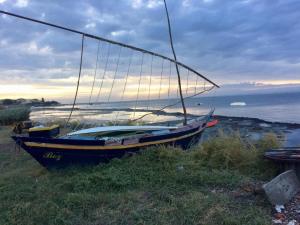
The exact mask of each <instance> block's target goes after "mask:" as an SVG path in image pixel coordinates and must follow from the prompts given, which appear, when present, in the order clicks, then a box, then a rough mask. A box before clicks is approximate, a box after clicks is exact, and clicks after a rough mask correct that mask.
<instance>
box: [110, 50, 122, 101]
mask: <svg viewBox="0 0 300 225" xmlns="http://www.w3.org/2000/svg"><path fill="white" fill-rule="evenodd" d="M121 50H122V47H120V50H119V54H118V59H117V66H116V70H115V74H114V78H113V82H112V85H111V88H110V91H109V95H108V98H107V102H109V101H110V97H111V93H112V90H113V88H114V84H115V80H116V76H117V72H118V68H119V62H120V56H121Z"/></svg>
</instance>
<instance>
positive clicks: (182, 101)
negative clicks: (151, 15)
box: [164, 0, 187, 125]
mask: <svg viewBox="0 0 300 225" xmlns="http://www.w3.org/2000/svg"><path fill="white" fill-rule="evenodd" d="M164 3H165V9H166V15H167V21H168V30H169V38H170V45H171V49H172V52H173V56H174V62H175V66H176V72H177V80H178V89H179V94H180V100H181V105H182V109H183V115H184V120H183V125H186V124H187V116H186V108H185V104H184V99H183V94H182V88H181V78H180V73H179V69H178V64H177V57H176V53H175V49H174V46H173V38H172V30H171V24H170V18H169V12H168V7H167V2H166V0H164Z"/></svg>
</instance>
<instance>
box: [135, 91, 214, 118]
mask: <svg viewBox="0 0 300 225" xmlns="http://www.w3.org/2000/svg"><path fill="white" fill-rule="evenodd" d="M215 87H216V86H214V85H212V86H211V88H209V89H206V90H203V91H200V92H198V93H196V94H194V95H190V96H188V97H185V98H184V100H186V99H190V98H193V97H196V96H198V95H201V94H203V93H205V92H208V91H211V90H212V89H214V88H215ZM178 103H181V100H179V101H177V102H175V103H173V104H170V105H166V106H164V107H162V108H160V109H158V110H154V111H153V112H150V113H147V114H144V115H142V116H140V117H138V118H136V119H133V120H131V121H137V120H140V119H142V118H144V117H145V116H149V115H151V114H153V113H155V112H159V111H163V110H164V109H166V108H169V107H172V106H175V105H177V104H178Z"/></svg>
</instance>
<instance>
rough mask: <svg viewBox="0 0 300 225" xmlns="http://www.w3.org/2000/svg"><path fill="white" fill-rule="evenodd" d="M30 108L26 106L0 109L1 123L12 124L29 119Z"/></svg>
mask: <svg viewBox="0 0 300 225" xmlns="http://www.w3.org/2000/svg"><path fill="white" fill-rule="evenodd" d="M29 113H30V109H29V107H25V106H18V107H12V108H7V109H1V110H0V125H2V126H3V125H11V124H13V123H15V122H21V121H24V120H28V119H29Z"/></svg>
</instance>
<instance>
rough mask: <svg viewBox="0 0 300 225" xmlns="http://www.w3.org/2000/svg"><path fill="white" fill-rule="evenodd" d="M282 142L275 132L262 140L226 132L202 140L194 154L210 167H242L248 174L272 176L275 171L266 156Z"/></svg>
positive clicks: (243, 171) (235, 168)
mask: <svg viewBox="0 0 300 225" xmlns="http://www.w3.org/2000/svg"><path fill="white" fill-rule="evenodd" d="M279 146H280V142H279V140H278V138H277V137H276V135H274V134H266V135H264V136H263V137H262V138H261V139H260V140H259V141H257V142H254V141H249V140H247V139H243V138H241V136H240V134H239V133H231V134H225V133H224V132H223V131H219V134H218V137H217V138H214V139H210V140H208V141H206V142H205V143H203V144H202V145H201V146H200V147H199V148H198V149H196V150H195V151H194V157H195V158H196V159H198V160H201V162H202V163H203V164H204V165H205V166H208V167H211V168H215V169H226V170H227V169H233V170H239V171H240V172H241V173H243V174H246V175H253V176H259V177H262V178H264V177H270V176H273V175H274V174H275V173H276V168H275V166H274V165H273V163H271V162H269V161H268V160H266V159H264V157H263V154H264V152H265V151H266V150H267V149H270V148H277V147H279Z"/></svg>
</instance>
